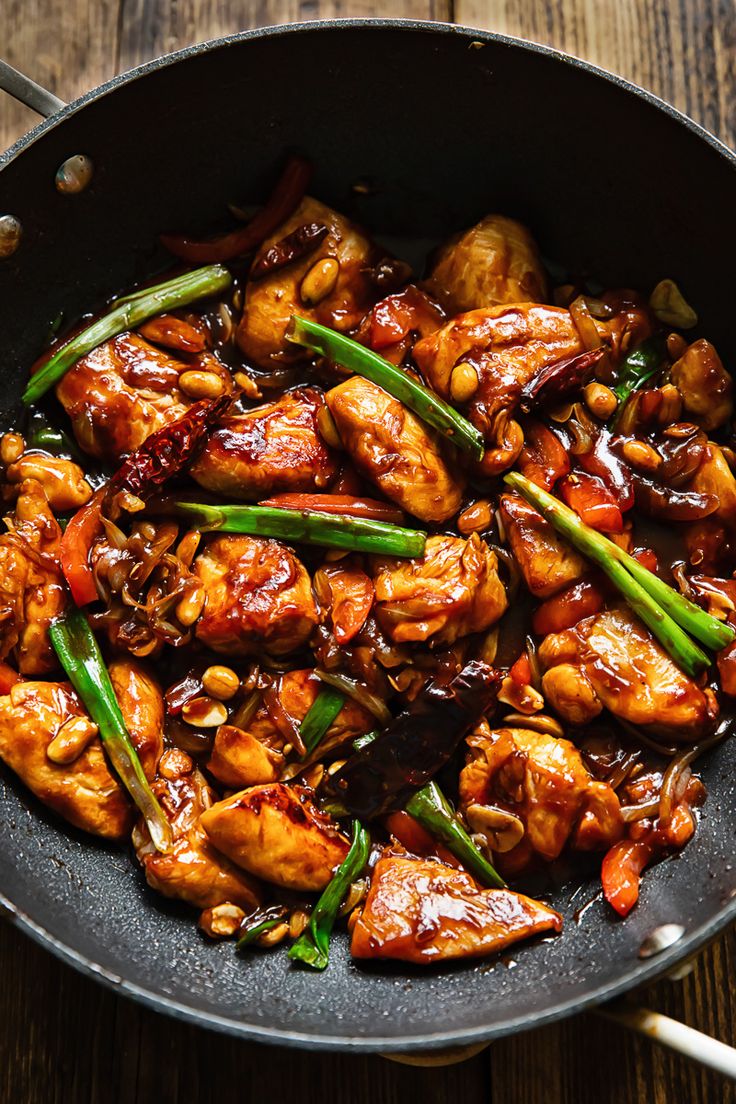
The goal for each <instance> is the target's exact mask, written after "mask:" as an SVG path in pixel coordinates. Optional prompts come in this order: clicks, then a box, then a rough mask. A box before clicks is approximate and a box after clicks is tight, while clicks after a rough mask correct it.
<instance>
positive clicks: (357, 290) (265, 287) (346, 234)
mask: <svg viewBox="0 0 736 1104" xmlns="http://www.w3.org/2000/svg"><path fill="white" fill-rule="evenodd" d="M311 225H314V226H325V227H326V228H327V234H326V235H325V236H324V237H323V238H322V240H321V241H320V243H319V245H318V246H317V247H316V249H312V250H311V251H310V252H309V253H308V254H307V255H306V256H304V257H302V258H300V259H299V260H295V261H293V262H292V263H291V264H288V265H286V266H285V267H284V268H279V269H278V270H276V271H274V272H270V273H267V274H266V275H265V276H263V277H261V278H260V279H250V280H249V281H248V285H247V288H246V292H245V309H244V311H243V317H242V319H241V321H240V325H239V326H238V333H237V340H238V345H239V346H240V348H241V350H242V351H243V353H244V354H245V356H246V357H248V359H249V360H252V361H255V363H256V364H260V365H261V366H263V367H268V366H269V365H270V364H272V363H273V361H279V360H289V359H294V358H295V357H299V356H304V350H302V349H299V348H298V347H297V346H293V345H289V342H288V341H287V340H286V329H287V326H288V324H289V320H290V318H291V316H292V314H299V315H301V316H302V317H304V318H311V319H313V320H314V321H316V322H321V323H322V324H323V325H325V326H331V327H332V328H334V329H336V330H342V331H349V330H353V329H355V327H356V326H357V325H358V324H359V323H360V321H361V320H362V318H363V316H364V315H365V314H366V313H367V311H368V310H369V309H370V307H371V306H372V304H373V302H374V301H375V299H377V298H379V295H377V294H376V292H375V288H374V286H373V284H372V283H371V281H370V278H369V276H368V272H367V270H368V269H369V268H370V266H371V265H372V264H374V263H375V262H376V261H377V260H378V259H379V258H380V256H381V254H380V253H379V252H377V250H376V248H375V246H374V245H373V244H372V243H371V242H370V240H369V239H368V238H367V237H366V236H365V234H364V233H363V232H362V230H360V229H359V228H358V227H357V226H355V225H354V223H352V222H350V220H349V219H347V218H345V216H344V215H340V214H338V213H337V212H336V211H333V210H332V209H331V208H329V207H326V206H325V205H324V204H323V203H319V202H318V201H317V200H316V199H311V198H310V197H309V196H306V197H305V198H304V199H303V200H302V202H301V203H300V204H299V206H298V207H297V209H296V211H295V212H294V214H293V215H292V216H291V217H290V218H288V219H287V220H286V222H284V223H282V224H281V226H280V227H279V228H278V230H277V231H276V233H275V234H272V235H271V237H270V238H267V239H266V241H265V242H264V243H263V245H262V246H261V248H260V249H259V250H258V253H257V254H256V256H255V259H254V261H253V270H255V271H256V272H257V271H258V269H259V266H260V264H261V261H262V260H263V258H264V257H265V256H266V254H267V253H268V252H269V250H271V249H272V248H273V247H274V246H275V245H277V244H278V243H279V242H280V241H282V240H283V239H284V238H285V237H286V236H287V235H289V234H293V233H294V232H295V231H297V230H299V229H300V228H301V227H303V226H311Z"/></svg>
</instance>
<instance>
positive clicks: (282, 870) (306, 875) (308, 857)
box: [201, 783, 350, 892]
mask: <svg viewBox="0 0 736 1104" xmlns="http://www.w3.org/2000/svg"><path fill="white" fill-rule="evenodd" d="M201 823H202V826H203V827H204V830H205V832H206V833H207V835H208V837H209V840H210V842H211V843H212V844H213V845H214V846H215V847H216V848H217V850H218V851H221V852H222V853H223V855H227V857H228V858H229V859H231V860H232V862H234V863H235V864H236V865H237V866H240V867H242V868H243V869H244V870H248V871H250V873H251V874H255V875H256V877H258V878H262V879H263V880H264V881H265V882H271V883H273V885H278V886H282V887H283V888H284V889H295V890H305V891H310V892H311V891H313V890H321V889H324V888H325V886H326V885H327V884H328V882H329V881H330V879H331V878H332V875H333V872H334V870H335V868H336V867H338V866H339V865H340V863H341V862H342V861H343V860H344V859H345V857H346V855H347V853H348V850H349V849H350V842H349V840H348V839H347V838H346V837H345V836H344V835H343V834H342V833H341V832H340V830H339V829H338V827H337V825H336V824H335V822H334V821H333V820H332V818H331V817H328V816H325V814H324V813H322V812H321V811H320V810H319V809H318V808H317V806H316V805H315V804H314V802H313V801H312V799H311V791H310V790H306V789H304V787H303V786H285V785H283V784H281V783H276V784H274V785H272V786H252V787H251V788H250V789H247V790H241V792H240V793H236V794H233V795H232V797H228V798H226V799H225V800H224V801H219V802H218V803H217V804H216V805H213V806H212V808H211V809H207V810H206V812H204V813H203V814H202V817H201Z"/></svg>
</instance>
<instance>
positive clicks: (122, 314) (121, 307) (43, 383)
mask: <svg viewBox="0 0 736 1104" xmlns="http://www.w3.org/2000/svg"><path fill="white" fill-rule="evenodd" d="M231 283H232V276H231V275H230V273H229V272H228V270H227V269H226V268H223V266H222V265H207V266H206V267H205V268H198V269H195V270H194V272H187V273H185V274H184V275H183V276H176V277H175V278H174V279H173V280H167V281H166V282H165V283H163V284H157V285H155V286H154V287H150V288H145V289H144V290H142V291H140V292H135V293H134V295H133V296H132V297H129V298H127V299H124V300H120V301H119V302H118V303H117V305H114V306H113V308H112V310H110V311H108V313H107V314H104V315H103V316H102V318H98V319H97V320H96V321H95V322H93V323H92V325H91V326H88V327H87V328H86V329H85V330H82V332H81V333H78V334H76V335H75V336H74V337H72V338H70V340H69V341H66V342H65V343H64V344H63V345H61V346H60V348H58V349H57V350H56V352H55V353H54V354H53V356H52V357H51V358H50V359H49V360H47V362H46V363H45V364H44V366H43V368H41V369H39V371H38V372H36V374H35V376H32V377H31V379H30V381H29V383H28V386H27V387H26V389H25V391H24V392H23V402H24V403H25V404H26V405H29V404H30V403H33V402H36V401H37V400H38V399H40V398H41V396H42V395H44V394H45V393H46V392H47V391H48V390H49V388H50V387H53V386H54V384H55V383H58V381H59V380H60V379H61V378H62V376H64V375H65V374H66V372H68V371H69V369H70V368H73V367H74V365H75V364H76V363H77V361H78V360H81V358H82V357H83V356H86V355H87V353H91V352H92V350H93V349H96V348H97V346H98V345H101V344H102V343H103V341H108V340H109V339H110V338H111V337H117V335H118V334H121V333H123V332H124V331H125V330H130V329H134V328H135V327H136V326H140V325H141V323H143V322H146V321H147V320H148V319H149V318H154V317H155V316H156V315H157V314H162V313H163V312H164V311H170V310H175V309H176V308H177V307H186V306H188V304H189V303H193V302H195V301H196V300H197V299H205V298H209V297H210V296H211V295H217V294H219V293H220V292H221V291H225V289H226V288H228V287H229V286H230V284H231Z"/></svg>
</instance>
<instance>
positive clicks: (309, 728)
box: [299, 686, 345, 754]
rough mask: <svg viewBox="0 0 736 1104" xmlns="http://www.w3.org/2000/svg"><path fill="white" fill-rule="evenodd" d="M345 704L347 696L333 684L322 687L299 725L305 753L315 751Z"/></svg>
mask: <svg viewBox="0 0 736 1104" xmlns="http://www.w3.org/2000/svg"><path fill="white" fill-rule="evenodd" d="M344 704H345V697H344V696H343V695H342V694H341V693H340V691H339V690H335V689H334V687H332V686H322V687H321V688H320V690H319V692H318V694H317V697H316V698H315V699H314V701H313V702H312V704H311V705H310V707H309V709H308V710H307V713H306V716H305V717H304V720H303V721H302V723H301V725H300V727H299V735H300V736H301V738H302V743H303V744H304V747H305V748H306V752H305V754H308V753H309V752H310V751H314V749H315V748H316V747H317V744H318V743H319V742H320V740H321V739H322V738H323V737H324V736H325V735H326V733H327V732H328V730H329V727H330V725H331V724H332V722H333V721H334V720H335V719H336V717H337V715H338V713H339V712H340V710H341V709H342V707H343V705H344Z"/></svg>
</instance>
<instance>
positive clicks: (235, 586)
mask: <svg viewBox="0 0 736 1104" xmlns="http://www.w3.org/2000/svg"><path fill="white" fill-rule="evenodd" d="M194 572H195V574H196V575H197V576H198V578H199V579H200V581H201V582H202V585H203V587H204V590H205V593H206V601H205V607H204V611H203V613H202V616H201V617H200V619H199V621H198V622H197V628H196V634H197V638H198V640H200V641H201V642H202V643H203V644H204V645H206V647H208V648H212V650H213V651H215V652H222V653H223V654H225V655H234V656H248V655H254V656H258V655H259V654H260V653H261V651H263V650H265V651H266V652H268V654H269V655H273V656H283V655H287V654H288V653H289V652H293V651H296V649H297V648H299V647H301V645H302V644H304V643H305V642H306V640H307V639H308V638H309V635H310V633H311V632H312V629H313V628H314V626H315V625H316V624H317V622H318V620H319V615H318V613H317V607H316V605H315V601H314V597H313V595H312V587H311V582H310V579H309V575H308V573H307V571H306V569H305V567H304V566H303V565H302V563H301V562H300V561H299V560H298V559H297V558H296V556H295V555H294V553H293V552H292V551H291V549H290V548H287V547H286V546H285V545H283V544H279V542H278V541H275V540H262V539H259V538H257V537H245V536H221V537H215V538H214V540H211V541H210V542H209V543H208V544H207V546H206V548H205V550H204V552H202V553H201V554H200V555H199V556H197V558H196V560H195V561H194Z"/></svg>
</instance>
